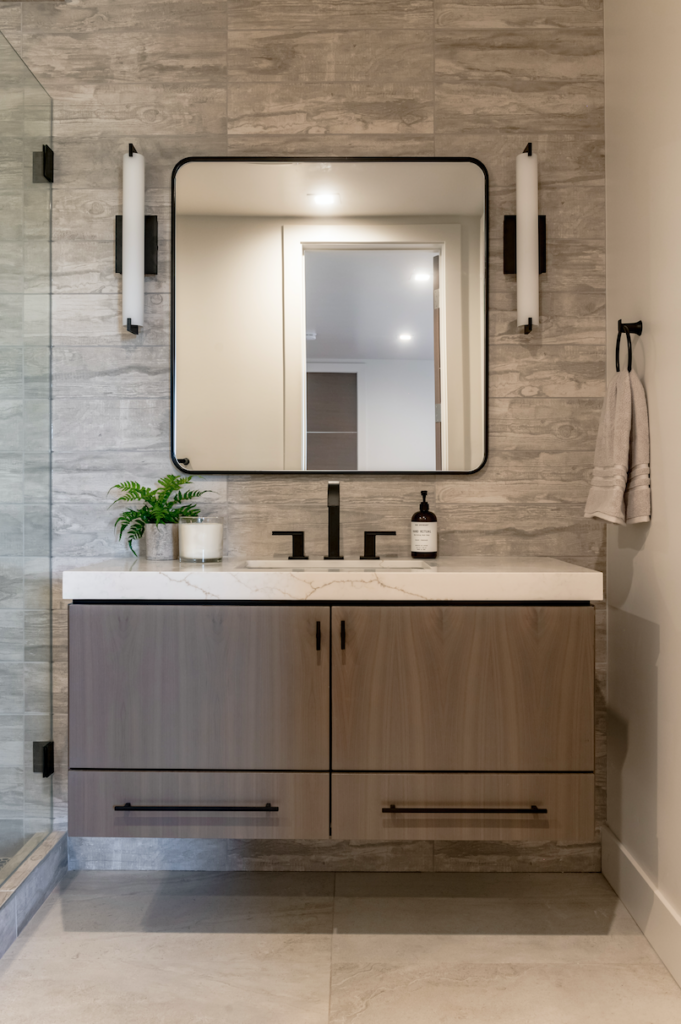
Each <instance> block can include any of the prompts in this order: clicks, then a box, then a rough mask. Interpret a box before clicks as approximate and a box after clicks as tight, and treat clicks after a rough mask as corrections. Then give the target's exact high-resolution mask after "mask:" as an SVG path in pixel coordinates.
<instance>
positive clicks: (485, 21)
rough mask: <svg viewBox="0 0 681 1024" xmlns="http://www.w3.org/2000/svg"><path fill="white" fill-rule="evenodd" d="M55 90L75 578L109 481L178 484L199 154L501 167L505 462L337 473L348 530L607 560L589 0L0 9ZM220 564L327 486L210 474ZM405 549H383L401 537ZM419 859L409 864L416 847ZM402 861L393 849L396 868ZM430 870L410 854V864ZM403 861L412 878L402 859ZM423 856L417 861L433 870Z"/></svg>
mask: <svg viewBox="0 0 681 1024" xmlns="http://www.w3.org/2000/svg"><path fill="white" fill-rule="evenodd" d="M0 29H2V30H3V31H6V32H7V35H8V37H9V39H10V41H11V42H12V43H13V45H15V46H16V48H17V49H18V50H19V51H20V52H21V53H22V55H23V57H24V59H25V60H26V61H27V63H28V64H29V66H30V68H31V69H32V70H33V71H34V73H35V74H36V75H37V77H38V79H39V80H40V82H41V83H42V84H43V85H44V86H45V88H46V89H47V90H48V91H49V93H50V94H51V95H52V97H53V99H54V118H55V121H54V148H55V154H56V175H57V177H56V182H55V187H54V293H55V294H54V302H53V325H54V326H53V340H54V353H53V378H52V389H53V408H54V474H53V484H54V515H53V554H54V568H55V581H56V586H57V588H58V587H59V580H60V572H61V570H62V569H64V568H66V567H76V566H77V565H79V564H82V563H88V562H89V563H92V562H93V561H94V560H97V559H100V558H103V557H104V558H105V557H111V556H121V555H122V554H124V548H123V546H122V545H121V544H120V543H119V542H118V541H117V540H116V538H115V536H114V532H113V520H114V518H115V513H114V512H113V510H111V509H110V508H109V500H108V498H107V494H106V492H107V490H108V488H109V487H110V486H111V485H112V484H113V483H116V482H117V481H119V480H126V479H130V478H131V477H138V478H140V479H141V480H143V481H144V482H145V483H147V482H150V481H153V480H155V479H156V478H157V477H158V476H159V475H160V474H161V473H166V472H169V471H170V470H171V466H170V462H169V457H168V451H169V439H170V426H169V412H170V403H169V345H168V332H169V287H170V282H169V237H170V174H171V170H172V168H173V165H174V164H175V163H176V162H177V161H178V160H180V159H181V158H183V157H186V156H190V155H197V154H202V155H224V154H235V155H236V154H261V155H277V154H282V153H285V154H296V153H299V154H302V155H314V156H320V157H321V156H339V155H366V156H372V155H384V156H386V155H393V156H406V155H414V156H433V155H435V156H476V157H478V158H479V159H480V160H482V161H483V163H485V164H486V166H487V168H488V170H489V175H490V218H491V222H490V233H491V247H490V379H489V390H490V457H489V460H488V462H487V465H486V466H485V468H484V469H483V470H482V472H480V473H478V474H476V475H475V476H472V477H453V478H440V479H438V480H436V479H435V478H434V477H433V476H430V477H429V476H424V477H416V478H407V477H403V476H399V475H397V474H396V475H394V476H393V475H390V476H387V477H378V476H369V477H365V478H362V479H360V478H354V479H352V478H345V479H343V482H342V485H341V495H342V508H341V528H342V531H343V542H344V544H345V545H347V546H348V549H349V550H354V551H357V550H360V549H361V543H362V531H364V530H368V529H387V530H391V529H396V530H398V532H399V536H398V537H397V538H396V540H395V544H394V546H392V547H389V546H388V545H386V548H385V549H386V554H405V553H407V552H408V550H409V548H408V543H409V540H408V538H409V532H408V525H409V519H410V517H411V515H412V513H413V512H414V511H415V510H416V508H417V506H418V499H419V491H420V490H421V489H422V488H427V489H428V491H429V500H432V507H433V508H434V510H435V511H436V513H437V516H438V519H439V524H440V542H441V550H442V552H443V553H445V554H458V553H470V552H471V551H477V552H480V553H481V554H503V553H507V552H511V553H514V554H519V555H521V554H534V555H554V556H556V557H560V558H567V559H569V560H572V561H575V562H577V563H579V564H581V565H586V566H591V567H595V568H604V564H605V530H604V528H603V525H602V524H599V523H598V522H596V521H595V520H585V519H583V517H582V513H583V509H584V501H585V498H586V493H587V486H588V478H589V473H590V468H591V465H592V462H593V451H594V444H595V436H596V429H597V426H598V416H599V412H600V407H601V401H602V395H603V382H604V354H605V350H604V333H603V328H604V312H605V277H604V274H605V267H604V260H605V202H604V166H603V32H602V10H601V3H600V0H505V2H504V3H479V2H478V0H359V2H348V3H338V2H336V0H309V2H306V3H300V0H144V2H142V0H67V2H63V3H51V2H49V3H48V2H40V0H38V2H31V3H24V4H22V3H2V4H0ZM530 139H531V140H532V142H533V145H534V146H535V148H536V152H537V153H538V154H539V176H540V212H541V213H545V214H546V215H547V218H548V237H549V243H548V265H549V272H548V274H546V276H545V277H544V278H543V279H542V281H541V322H540V324H539V325H538V329H537V330H536V331H535V332H533V333H532V335H531V336H530V337H529V338H525V337H524V335H519V334H518V331H517V326H516V322H515V280H514V279H513V278H508V277H505V276H504V274H503V273H502V263H501V254H502V230H503V215H504V214H505V213H512V212H513V208H514V183H515V158H516V156H517V154H518V153H519V152H521V150H522V149H523V148H524V146H525V144H526V143H527V142H528V141H529V140H530ZM129 142H133V143H134V144H135V146H136V147H137V149H138V150H139V151H140V152H141V153H144V155H145V157H146V162H147V188H148V191H147V212H149V213H157V214H158V215H159V228H160V236H161V247H160V274H159V275H158V277H157V278H148V279H147V287H148V296H147V314H146V315H147V319H146V321H145V328H144V331H143V332H142V333H141V334H140V336H139V337H138V338H133V337H132V336H131V335H127V334H126V333H124V332H123V331H122V330H121V321H120V279H119V278H117V277H116V275H115V273H114V263H113V231H114V216H115V214H117V213H120V201H121V161H122V159H123V154H124V152H125V150H126V148H127V145H128V143H129ZM209 486H211V487H213V488H214V489H215V491H216V492H217V493H216V494H215V495H214V496H213V500H214V502H215V506H216V507H217V508H219V509H220V510H221V511H222V512H223V513H224V515H225V517H226V522H227V531H228V537H229V544H230V548H231V549H232V550H233V551H235V552H243V551H247V552H249V553H250V554H251V555H252V556H255V557H265V556H268V555H271V554H272V553H274V552H276V553H277V554H279V555H282V554H284V553H285V551H286V549H285V542H286V538H280V540H281V542H282V543H281V547H276V548H274V549H273V538H272V537H271V536H270V533H271V530H272V529H287V528H294V527H298V528H300V529H304V530H305V531H306V542H307V544H308V547H309V549H310V550H311V551H319V550H321V549H323V546H324V542H325V533H326V492H325V488H324V487H320V486H319V483H318V481H316V480H314V479H310V480H308V479H305V480H302V481H299V480H296V479H289V478H275V477H271V476H263V477H248V476H246V475H242V476H234V477H230V479H229V480H228V481H227V480H225V479H224V478H223V479H217V480H213V479H212V478H211V482H210V484H209ZM386 540H390V538H386ZM54 623H55V648H54V650H55V657H56V663H55V687H54V726H55V739H56V746H57V762H58V772H59V773H58V777H57V779H56V782H55V811H56V814H57V820H58V821H62V820H63V816H64V811H65V805H66V791H65V771H64V768H65V754H66V708H67V687H66V628H65V624H66V609H65V607H64V606H63V605H62V604H61V603H60V601H59V596H58V594H57V601H56V604H55V616H54ZM604 686H605V634H604V615H603V612H602V610H601V609H599V613H598V695H597V706H598V736H597V740H598V743H597V751H598V753H597V779H598V785H597V806H598V821H601V820H602V818H603V814H604V811H605V785H604V782H605V743H604ZM403 849H404V854H403V856H404V857H405V858H408V857H409V856H411V854H410V851H409V850H407V849H406V848H403ZM431 854H432V856H431V859H430V861H429V863H430V864H431V865H435V866H436V867H437V868H438V869H439V870H445V869H449V870H451V869H459V870H461V869H466V868H470V867H471V866H473V867H474V868H480V867H488V868H489V867H492V868H494V867H497V868H509V869H512V868H516V869H517V868H520V869H524V870H528V869H537V870H541V869H544V870H546V869H549V870H551V869H553V870H556V869H559V870H560V869H563V870H565V869H567V870H580V869H584V868H586V869H593V868H594V867H597V866H598V864H599V862H600V848H599V846H598V844H588V845H587V846H584V847H568V848H565V847H560V848H557V847H553V846H551V845H550V844H549V845H547V846H545V847H544V846H541V845H540V847H539V848H536V847H533V848H520V849H516V848H511V847H504V848H503V849H500V848H499V846H498V845H495V844H491V845H490V844H474V845H473V846H470V845H469V844H465V843H463V844H460V843H451V844H448V843H439V844H438V845H437V849H434V850H432V851H431ZM391 856H392V855H391ZM419 856H421V855H420V854H419ZM390 863H391V864H392V865H393V866H394V865H395V864H396V863H406V861H399V862H397V861H395V860H394V859H393V860H391V862H390ZM419 863H422V862H421V861H419Z"/></svg>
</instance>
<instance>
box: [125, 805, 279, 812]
mask: <svg viewBox="0 0 681 1024" xmlns="http://www.w3.org/2000/svg"><path fill="white" fill-rule="evenodd" d="M278 810H279V808H278V807H274V806H273V805H272V804H265V806H264V807H217V806H215V805H213V806H212V807H210V806H209V807H202V806H200V805H198V804H186V805H185V804H173V805H172V806H171V805H170V804H168V805H166V804H154V805H153V807H152V806H151V805H150V804H149V805H148V804H135V805H134V806H133V804H114V811H278Z"/></svg>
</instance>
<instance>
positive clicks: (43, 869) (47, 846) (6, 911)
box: [0, 832, 67, 956]
mask: <svg viewBox="0 0 681 1024" xmlns="http://www.w3.org/2000/svg"><path fill="white" fill-rule="evenodd" d="M66 860H67V846H66V833H65V832H51V833H50V834H49V835H48V836H47V837H46V838H45V839H44V840H43V842H42V843H41V844H40V846H38V847H36V849H35V850H33V852H32V853H31V854H30V855H29V856H28V857H27V858H26V860H24V861H23V862H22V863H21V864H20V865H19V867H18V868H17V869H16V871H15V872H14V873H13V874H12V875H10V877H9V878H8V879H7V880H6V881H5V882H3V883H2V887H0V956H2V955H3V953H5V952H6V951H7V950H8V949H9V947H10V946H11V945H12V943H13V942H14V940H15V939H16V937H17V935H19V934H20V932H21V931H22V930H23V929H24V928H25V927H26V925H27V924H28V922H29V921H30V920H31V918H32V917H33V915H34V914H35V912H36V910H37V909H38V908H39V907H40V906H41V905H42V904H43V903H44V901H45V900H46V898H47V897H48V896H49V894H50V893H51V892H52V890H53V889H54V887H55V885H56V884H57V882H58V881H59V879H60V878H61V877H62V875H63V874H64V873H65V871H66Z"/></svg>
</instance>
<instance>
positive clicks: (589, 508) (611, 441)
mask: <svg viewBox="0 0 681 1024" xmlns="http://www.w3.org/2000/svg"><path fill="white" fill-rule="evenodd" d="M584 516H585V518H587V519H605V521H606V522H608V523H617V524H619V525H620V526H624V525H625V523H647V522H648V521H649V519H650V441H649V435H648V407H647V405H646V396H645V391H644V390H643V385H642V384H641V381H640V380H639V378H638V377H637V375H636V373H635V372H634V371H633V370H632V371H631V373H627V372H626V371H625V370H622V371H621V372H620V373H615V374H614V375H613V378H612V380H611V381H610V384H609V385H608V392H607V394H606V396H605V403H604V405H603V411H602V413H601V422H600V425H599V427H598V437H597V439H596V458H595V461H594V471H593V476H592V478H591V488H590V490H589V495H588V497H587V499H586V509H585V510H584Z"/></svg>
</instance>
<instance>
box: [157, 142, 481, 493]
mask: <svg viewBox="0 0 681 1024" xmlns="http://www.w3.org/2000/svg"><path fill="white" fill-rule="evenodd" d="M320 161H323V162H324V163H345V164H362V163H374V164H376V163H386V164H398V163H411V164H419V163H429V164H433V163H451V164H455V163H459V164H460V163H469V164H475V165H476V166H477V167H479V168H480V170H481V171H482V173H483V176H484V181H485V317H484V355H485V371H484V388H485V397H484V413H483V414H484V427H483V436H484V451H483V458H482V462H481V463H480V465H479V466H477V467H476V468H475V469H459V470H457V469H440V470H428V471H427V472H426V471H423V470H412V469H409V470H399V471H397V470H392V469H354V470H344V471H343V473H342V475H343V476H346V475H347V476H416V477H423V476H424V475H428V476H430V475H435V476H471V475H472V474H473V473H479V472H480V470H481V469H483V467H484V466H485V464H486V462H487V459H488V456H489V173H488V171H487V168H486V166H485V165H484V164H483V163H482V162H481V161H480V160H478V159H476V158H475V157H466V156H453V157H446V156H435V157H381V156H359V157H347V156H340V157H329V156H324V157H318V156H288V155H287V156H284V157H249V156H188V157H185V158H184V159H183V160H180V161H179V162H178V163H177V164H175V166H174V167H173V172H172V175H171V243H170V457H171V460H172V462H173V465H174V466H176V467H177V469H179V470H180V471H181V472H182V473H184V474H186V473H188V472H192V471H191V470H188V468H187V466H186V465H183V462H185V463H186V461H187V460H182V461H180V460H179V459H178V458H177V454H176V452H175V418H176V408H175V384H176V375H175V241H176V239H175V203H176V181H177V173H178V171H179V170H180V168H181V167H183V166H184V165H185V164H189V163H263V164H270V163H277V164H280V163H319V162H320ZM193 472H196V473H197V474H199V475H201V476H238V475H240V474H241V475H244V474H245V475H246V476H272V475H273V476H317V477H324V478H326V477H328V475H329V473H330V472H340V471H335V470H315V469H313V470H309V469H255V470H245V469H232V470H230V469H201V470H195V471H193Z"/></svg>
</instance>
